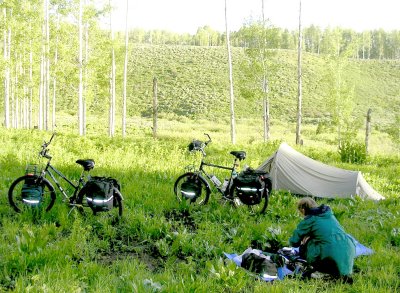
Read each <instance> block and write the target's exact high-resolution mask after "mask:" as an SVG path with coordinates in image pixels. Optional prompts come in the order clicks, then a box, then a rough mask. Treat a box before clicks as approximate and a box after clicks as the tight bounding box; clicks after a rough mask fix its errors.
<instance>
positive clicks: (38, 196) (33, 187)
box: [21, 176, 43, 206]
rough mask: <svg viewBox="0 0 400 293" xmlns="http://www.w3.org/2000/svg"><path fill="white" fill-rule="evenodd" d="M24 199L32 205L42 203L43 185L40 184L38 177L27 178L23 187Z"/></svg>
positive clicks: (22, 194) (22, 195)
mask: <svg viewBox="0 0 400 293" xmlns="http://www.w3.org/2000/svg"><path fill="white" fill-rule="evenodd" d="M21 197H22V201H23V202H24V203H25V204H27V205H30V206H38V205H40V203H41V201H42V198H43V186H42V185H40V184H38V182H37V177H34V176H32V177H30V178H27V179H25V182H24V185H23V186H22V189H21Z"/></svg>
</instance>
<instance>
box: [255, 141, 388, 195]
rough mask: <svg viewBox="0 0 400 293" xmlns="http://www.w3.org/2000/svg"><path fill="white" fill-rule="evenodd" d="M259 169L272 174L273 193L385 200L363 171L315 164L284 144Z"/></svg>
mask: <svg viewBox="0 0 400 293" xmlns="http://www.w3.org/2000/svg"><path fill="white" fill-rule="evenodd" d="M257 169H258V170H263V171H266V172H268V173H270V176H271V180H272V189H273V190H287V191H290V192H291V193H293V194H299V195H307V196H316V197H325V198H349V197H353V196H355V195H358V196H360V197H361V198H364V199H373V200H381V199H384V197H383V196H382V195H380V194H379V193H378V192H376V191H375V190H374V189H373V188H372V187H371V186H370V185H369V184H368V183H367V181H365V179H364V177H363V176H362V174H361V172H359V171H350V170H344V169H340V168H336V167H332V166H329V165H326V164H323V163H321V162H318V161H315V160H313V159H311V158H309V157H307V156H305V155H303V154H301V153H299V152H298V151H296V150H294V149H293V148H291V147H290V146H289V145H288V144H286V143H282V144H281V145H280V146H279V149H278V150H277V151H276V152H275V153H274V154H273V155H272V156H271V157H269V158H268V159H267V160H266V161H265V162H264V163H262V164H261V166H259V167H258V168H257Z"/></svg>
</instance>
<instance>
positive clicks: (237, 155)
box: [230, 151, 246, 160]
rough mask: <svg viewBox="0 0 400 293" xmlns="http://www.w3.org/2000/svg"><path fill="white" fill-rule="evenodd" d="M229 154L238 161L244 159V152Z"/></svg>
mask: <svg viewBox="0 0 400 293" xmlns="http://www.w3.org/2000/svg"><path fill="white" fill-rule="evenodd" d="M230 154H231V155H233V156H235V157H236V158H237V159H239V160H244V159H246V152H245V151H231V153H230Z"/></svg>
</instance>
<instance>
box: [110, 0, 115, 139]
mask: <svg viewBox="0 0 400 293" xmlns="http://www.w3.org/2000/svg"><path fill="white" fill-rule="evenodd" d="M109 3H110V7H111V0H110V1H109ZM110 31H111V85H110V89H111V90H110V121H109V122H110V126H109V127H110V129H109V135H110V136H111V137H113V136H114V134H115V52H114V30H113V27H112V13H111V12H110Z"/></svg>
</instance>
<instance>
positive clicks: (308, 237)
mask: <svg viewBox="0 0 400 293" xmlns="http://www.w3.org/2000/svg"><path fill="white" fill-rule="evenodd" d="M308 239H310V236H305V237H304V238H303V239H302V240H301V242H300V245H304V244H306V243H307V241H308Z"/></svg>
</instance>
